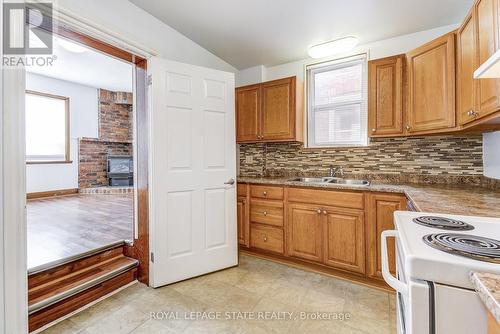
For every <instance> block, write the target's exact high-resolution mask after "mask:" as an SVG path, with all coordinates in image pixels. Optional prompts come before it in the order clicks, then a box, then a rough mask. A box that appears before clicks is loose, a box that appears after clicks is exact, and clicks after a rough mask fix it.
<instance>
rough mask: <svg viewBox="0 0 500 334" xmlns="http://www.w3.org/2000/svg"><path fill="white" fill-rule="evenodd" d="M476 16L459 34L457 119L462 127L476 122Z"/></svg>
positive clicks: (470, 15) (461, 28)
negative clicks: (474, 114) (473, 121)
mask: <svg viewBox="0 0 500 334" xmlns="http://www.w3.org/2000/svg"><path fill="white" fill-rule="evenodd" d="M475 31H476V28H475V24H474V15H472V13H471V14H469V15H468V16H467V17H466V18H465V21H464V23H463V24H462V26H461V27H460V29H459V30H458V32H457V62H458V64H457V117H458V123H459V124H460V125H463V124H466V123H468V122H470V121H472V120H474V117H473V112H475V96H476V88H475V87H476V81H475V80H474V70H475V69H476V41H475V39H476V35H475Z"/></svg>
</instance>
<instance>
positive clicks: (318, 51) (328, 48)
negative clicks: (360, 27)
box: [308, 36, 358, 58]
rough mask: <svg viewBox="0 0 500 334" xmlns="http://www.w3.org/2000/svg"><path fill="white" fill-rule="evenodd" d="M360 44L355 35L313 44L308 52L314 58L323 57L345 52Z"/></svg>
mask: <svg viewBox="0 0 500 334" xmlns="http://www.w3.org/2000/svg"><path fill="white" fill-rule="evenodd" d="M356 45H358V39H357V38H356V37H354V36H348V37H343V38H339V39H336V40H333V41H329V42H325V43H321V44H317V45H313V46H311V47H310V48H309V50H308V53H309V56H311V57H312V58H323V57H327V56H331V55H334V54H337V53H343V52H347V51H350V50H352V49H354V47H355V46H356Z"/></svg>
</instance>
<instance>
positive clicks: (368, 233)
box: [238, 185, 407, 288]
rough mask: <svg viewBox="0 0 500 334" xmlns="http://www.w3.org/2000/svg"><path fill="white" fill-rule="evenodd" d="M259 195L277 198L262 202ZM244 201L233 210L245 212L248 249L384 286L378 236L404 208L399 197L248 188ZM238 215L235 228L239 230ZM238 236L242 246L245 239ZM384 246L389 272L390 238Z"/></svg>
mask: <svg viewBox="0 0 500 334" xmlns="http://www.w3.org/2000/svg"><path fill="white" fill-rule="evenodd" d="M264 191H266V192H267V195H269V194H270V193H272V194H274V197H275V198H279V197H282V198H283V199H282V200H276V199H263V198H262V197H261V195H262V193H263V192H264ZM252 194H253V195H252ZM246 198H248V199H249V201H248V203H249V204H248V205H247V207H246V208H245V203H244V202H243V203H241V202H242V198H241V197H239V199H238V212H239V213H240V212H244V211H245V212H249V216H250V218H249V219H248V220H246V221H248V222H249V223H248V224H247V226H249V229H250V230H249V249H248V251H250V252H253V253H258V254H260V255H265V256H268V257H270V258H275V259H277V260H278V261H279V260H283V261H289V262H290V263H298V264H300V265H304V266H306V267H309V268H311V269H313V270H319V271H324V272H327V273H332V272H333V273H334V274H335V275H339V276H343V277H348V279H353V280H355V281H361V282H364V283H367V284H371V285H373V286H377V287H385V288H386V287H387V286H386V285H385V283H384V282H383V281H382V275H381V267H382V265H381V255H380V251H381V247H380V245H381V243H380V241H381V233H382V231H384V230H388V229H394V224H393V214H394V211H397V210H405V209H406V205H407V200H406V197H405V196H404V195H403V194H394V193H377V192H370V191H366V192H364V191H342V190H338V189H335V190H324V189H321V190H318V189H314V188H295V187H290V188H287V187H276V186H274V187H273V188H272V190H271V191H270V190H269V189H265V188H264V187H263V186H254V185H250V186H249V188H248V197H246ZM282 210H283V211H282ZM264 212H266V213H265V214H264ZM282 212H283V216H281V213H282ZM240 217H241V215H240V214H239V215H238V224H239V225H238V226H240V225H241V226H243V225H244V223H243V222H241V223H240ZM240 229H241V230H243V231H244V230H245V229H243V228H240ZM238 236H239V239H240V244H244V240H245V235H242V234H239V235H238ZM388 246H389V261H390V266H389V268H390V270H391V271H393V272H394V271H395V248H394V240H389V243H388ZM318 268H319V269H318Z"/></svg>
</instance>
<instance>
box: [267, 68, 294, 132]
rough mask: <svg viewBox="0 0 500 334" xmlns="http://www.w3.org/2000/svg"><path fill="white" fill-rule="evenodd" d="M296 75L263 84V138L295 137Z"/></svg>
mask: <svg viewBox="0 0 500 334" xmlns="http://www.w3.org/2000/svg"><path fill="white" fill-rule="evenodd" d="M295 80H296V79H295V77H292V78H286V79H281V80H275V81H269V82H265V83H263V84H262V118H261V121H262V133H261V135H262V137H261V138H262V139H263V140H291V139H293V138H294V137H295Z"/></svg>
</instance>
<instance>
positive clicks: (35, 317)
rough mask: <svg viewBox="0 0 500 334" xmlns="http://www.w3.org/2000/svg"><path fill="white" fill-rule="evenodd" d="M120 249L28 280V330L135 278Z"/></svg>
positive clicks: (132, 266) (133, 265)
mask: <svg viewBox="0 0 500 334" xmlns="http://www.w3.org/2000/svg"><path fill="white" fill-rule="evenodd" d="M138 265H139V261H137V260H135V259H132V258H129V257H126V256H125V255H124V254H123V246H122V247H117V248H113V249H110V250H106V251H104V252H102V253H98V254H93V255H92V256H89V257H87V258H84V259H80V260H77V261H75V262H72V263H66V264H63V265H61V266H59V267H55V268H51V269H49V270H47V272H37V273H36V274H32V275H30V276H29V277H28V286H29V289H28V314H29V329H30V331H33V330H36V329H38V328H40V327H42V326H44V325H46V324H48V323H50V322H52V321H54V320H56V319H58V318H60V317H62V316H64V315H66V314H69V313H71V312H73V311H75V310H77V309H79V308H81V307H83V306H84V305H86V304H88V303H90V302H92V301H94V300H96V299H98V298H100V297H102V296H105V295H106V294H109V293H111V292H112V291H114V290H116V289H118V288H120V287H121V286H124V285H126V284H128V283H130V282H133V281H134V280H136V278H137V267H138Z"/></svg>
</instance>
